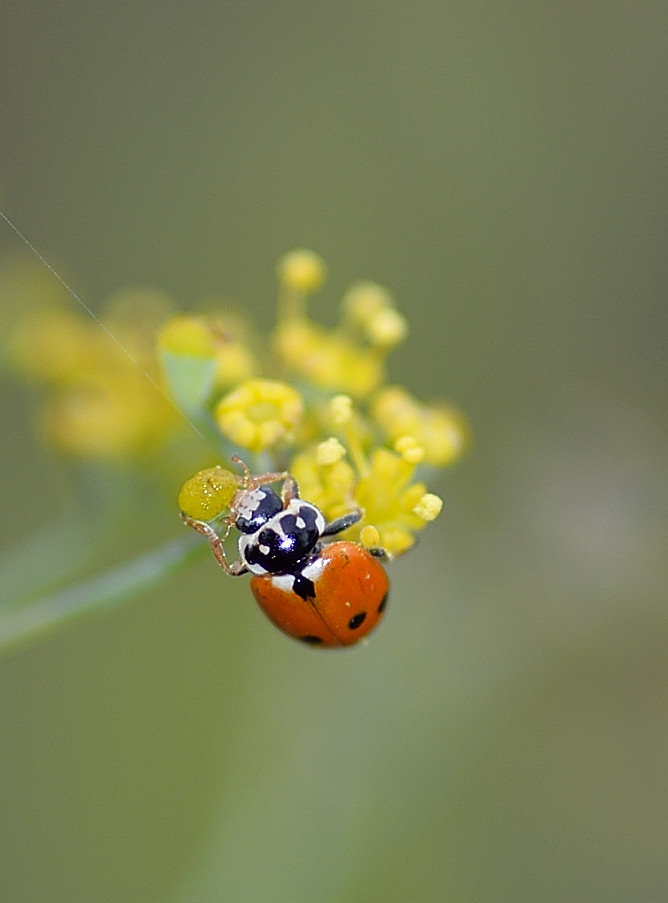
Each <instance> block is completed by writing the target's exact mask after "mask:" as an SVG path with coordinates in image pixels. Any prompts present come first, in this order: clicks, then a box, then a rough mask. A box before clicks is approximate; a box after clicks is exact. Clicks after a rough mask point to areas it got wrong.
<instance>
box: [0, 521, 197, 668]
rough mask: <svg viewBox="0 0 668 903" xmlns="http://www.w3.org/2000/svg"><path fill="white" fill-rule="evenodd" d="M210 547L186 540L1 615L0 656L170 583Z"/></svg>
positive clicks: (173, 542) (13, 608)
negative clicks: (191, 561) (157, 586)
mask: <svg viewBox="0 0 668 903" xmlns="http://www.w3.org/2000/svg"><path fill="white" fill-rule="evenodd" d="M205 548H206V546H205V545H204V544H203V543H200V542H198V541H197V538H196V537H191V536H190V535H188V536H182V537H179V539H176V540H172V541H171V542H168V543H166V544H165V545H164V546H161V547H160V548H158V549H154V550H153V551H151V552H148V553H147V554H146V555H142V556H140V557H139V558H135V559H134V560H132V561H129V562H124V563H123V564H121V565H119V566H117V567H115V568H112V569H111V570H108V571H105V572H104V573H103V574H99V575H97V576H95V577H93V578H91V579H90V580H85V581H84V582H83V583H79V584H76V585H74V586H70V587H68V588H67V589H63V590H59V591H58V592H55V593H53V594H51V595H48V596H43V597H41V598H38V599H34V600H32V601H30V602H26V603H25V604H22V605H20V606H14V607H12V608H10V609H3V610H0V652H5V651H6V650H8V649H10V648H13V647H16V646H19V645H23V644H25V643H28V642H32V641H34V640H37V639H40V638H42V637H44V636H45V635H48V634H51V633H55V632H56V631H57V630H60V629H61V628H63V627H65V626H66V625H67V624H69V622H70V621H73V620H75V619H77V618H83V617H90V616H91V615H96V614H99V613H101V612H103V611H106V610H109V609H111V608H114V607H116V606H119V605H122V604H123V603H124V602H127V601H129V600H130V599H131V598H132V597H133V596H135V595H137V594H138V593H141V592H144V591H145V590H148V589H150V588H151V587H152V586H155V585H157V584H159V583H160V582H162V581H163V580H166V579H167V577H169V576H170V575H171V574H173V573H174V572H175V571H177V570H178V569H179V568H181V567H182V566H183V565H185V564H186V563H187V562H188V561H189V560H190V559H191V558H192V557H193V556H194V555H196V554H198V553H199V552H202V551H203V550H204V549H205Z"/></svg>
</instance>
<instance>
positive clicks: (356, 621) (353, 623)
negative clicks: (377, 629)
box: [348, 611, 366, 630]
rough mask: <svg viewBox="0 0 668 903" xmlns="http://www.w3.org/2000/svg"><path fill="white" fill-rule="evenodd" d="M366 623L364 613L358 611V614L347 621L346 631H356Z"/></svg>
mask: <svg viewBox="0 0 668 903" xmlns="http://www.w3.org/2000/svg"><path fill="white" fill-rule="evenodd" d="M365 621H366V612H365V611H360V612H358V614H356V615H353V616H352V618H351V619H350V620H349V621H348V629H349V630H357V629H358V628H360V627H361V626H362V624H364V622H365Z"/></svg>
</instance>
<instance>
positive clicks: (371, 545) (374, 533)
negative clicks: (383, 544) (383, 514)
mask: <svg viewBox="0 0 668 903" xmlns="http://www.w3.org/2000/svg"><path fill="white" fill-rule="evenodd" d="M360 542H361V543H362V545H363V546H366V547H367V549H377V548H379V547H380V533H379V532H378V529H377V528H376V527H374V526H373V525H372V524H367V525H366V527H362V529H361V530H360Z"/></svg>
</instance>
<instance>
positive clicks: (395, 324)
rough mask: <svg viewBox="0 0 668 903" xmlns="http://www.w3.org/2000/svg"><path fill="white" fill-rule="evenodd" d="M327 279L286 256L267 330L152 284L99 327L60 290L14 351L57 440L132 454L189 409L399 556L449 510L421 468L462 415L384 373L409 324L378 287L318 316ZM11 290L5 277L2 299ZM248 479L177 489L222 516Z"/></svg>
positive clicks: (114, 306)
mask: <svg viewBox="0 0 668 903" xmlns="http://www.w3.org/2000/svg"><path fill="white" fill-rule="evenodd" d="M325 278H326V268H325V264H324V262H323V261H322V259H321V258H320V257H319V256H318V255H317V254H314V253H313V252H311V251H306V250H297V251H292V252H290V253H289V254H286V255H285V256H284V257H283V258H282V259H281V261H280V262H279V265H278V279H279V293H278V319H277V323H276V325H275V328H274V329H273V331H272V332H271V333H270V334H269V335H266V336H258V335H256V334H255V333H253V331H252V330H251V329H250V328H249V327H248V326H247V324H246V322H245V321H244V319H243V318H242V317H240V316H233V315H232V314H230V313H229V312H228V311H225V310H213V311H211V310H209V311H208V312H206V313H197V314H176V315H175V314H173V312H172V307H171V304H170V302H169V301H168V300H167V299H166V298H165V297H164V296H162V295H160V294H158V293H156V292H147V291H136V292H127V293H125V294H123V295H119V296H117V297H115V298H113V299H112V300H111V301H110V302H109V304H108V305H107V307H106V308H105V311H104V313H103V315H102V316H101V317H100V320H101V322H102V325H103V329H100V323H99V322H95V321H94V320H93V319H91V318H84V317H83V316H82V314H81V313H80V312H79V311H78V310H77V309H76V308H73V305H72V299H69V298H68V299H67V300H66V303H62V299H61V300H59V301H58V303H56V302H54V301H53V299H49V302H48V304H46V305H45V306H43V307H41V308H40V307H39V306H38V307H37V308H36V309H35V310H33V312H32V313H30V314H29V315H28V316H26V317H24V318H23V319H21V320H20V322H19V323H18V325H15V327H14V328H13V330H12V332H11V336H10V339H9V342H8V346H7V351H8V358H9V360H10V362H11V364H12V365H13V367H14V368H15V370H17V371H18V372H20V373H21V374H23V375H24V376H25V377H27V378H29V379H30V380H31V381H32V382H34V383H37V384H38V385H40V386H41V387H42V389H43V390H44V391H43V398H42V404H41V408H40V414H39V420H40V423H41V426H42V428H43V431H44V433H45V434H46V436H47V437H48V438H49V439H50V440H51V441H52V442H54V443H55V444H56V445H57V446H58V447H59V448H60V449H62V450H65V451H67V452H70V453H72V454H76V455H80V456H84V457H93V458H97V459H102V458H107V459H109V458H117V459H118V458H121V459H124V460H128V461H129V460H136V459H137V458H138V457H141V456H142V455H145V454H146V452H148V451H151V450H155V449H156V448H158V449H159V448H160V446H161V443H164V442H165V441H166V440H167V439H168V438H170V437H171V436H172V435H173V434H174V433H176V432H177V431H178V430H182V429H183V428H184V427H185V426H186V423H187V421H190V423H191V425H195V427H196V430H197V432H198V433H200V434H201V435H206V436H207V437H209V438H211V439H213V441H214V444H215V447H216V455H217V458H218V460H219V461H223V462H225V461H228V460H229V459H230V457H231V456H232V455H234V454H237V453H238V454H240V455H241V457H243V458H244V459H246V460H248V458H249V455H250V456H251V462H252V465H253V471H254V472H255V473H262V472H265V471H276V470H277V468H281V469H284V470H288V471H289V472H291V473H292V474H293V475H294V476H295V478H296V479H297V481H298V482H299V484H300V488H301V494H302V496H303V497H304V498H306V499H308V500H309V501H311V502H313V503H314V504H316V505H317V506H318V507H320V508H321V509H322V511H323V512H324V514H325V517H326V518H327V519H329V520H331V519H334V518H336V517H339V516H340V515H342V514H344V513H346V512H349V511H351V510H352V509H355V508H360V509H363V511H364V516H363V518H362V520H360V521H359V523H357V524H355V525H354V526H352V527H351V528H350V529H349V531H347V534H346V535H347V536H348V537H350V538H354V539H358V540H359V541H361V542H363V543H364V544H366V545H368V546H382V547H384V548H385V549H387V550H388V552H390V553H391V554H395V555H396V554H400V553H402V552H404V551H406V550H407V549H408V548H410V546H411V545H412V544H413V542H414V537H415V533H416V532H417V531H419V530H420V529H421V528H422V527H424V526H425V525H426V524H427V523H428V522H430V521H431V520H433V519H434V518H435V517H436V516H437V515H438V513H439V512H440V509H441V500H440V499H439V498H438V496H435V495H433V494H432V493H430V492H428V491H427V488H426V486H425V484H424V483H423V482H422V480H421V479H420V478H419V476H418V469H420V470H421V471H424V470H425V469H428V468H438V467H443V466H446V465H449V464H451V463H452V462H453V461H455V460H456V459H457V458H458V457H459V456H460V455H461V453H462V451H463V449H464V447H465V445H466V441H467V430H466V426H465V422H464V420H463V418H462V417H461V415H460V414H458V413H457V412H456V411H454V410H453V409H450V408H448V407H446V406H444V405H434V406H430V405H427V404H424V403H423V402H421V401H419V400H418V399H416V398H414V397H413V396H412V395H411V394H410V393H409V392H408V391H407V390H406V389H404V388H403V387H401V386H396V385H388V384H387V383H386V361H387V357H388V354H389V353H390V351H391V350H392V349H393V348H394V347H395V346H396V345H397V344H399V343H400V342H402V341H403V340H404V339H405V337H406V335H407V332H408V326H407V322H406V320H405V318H404V317H403V315H402V314H401V313H400V312H399V310H398V309H397V307H396V305H395V303H394V300H393V299H392V297H391V295H390V294H389V292H388V291H387V290H386V289H385V288H383V287H382V286H379V285H376V284H375V283H371V282H360V283H358V284H356V285H354V286H352V287H351V288H350V289H349V290H348V291H347V292H346V293H345V295H344V297H343V300H342V305H341V317H340V321H339V323H338V324H337V325H336V326H335V327H334V328H329V329H328V328H325V327H323V326H321V325H319V324H318V323H316V322H314V321H313V320H311V319H310V317H309V314H308V309H307V301H308V299H309V296H310V295H311V294H313V293H314V292H315V291H316V290H318V289H319V288H320V287H321V286H322V284H323V283H324V281H325ZM2 291H3V286H2V279H1V278H0V299H1V296H2ZM105 331H106V332H107V333H110V334H111V336H112V337H113V338H114V339H115V341H111V340H110V337H109V335H108V334H107V335H105ZM156 336H157V349H158V355H157V357H156V349H155V345H156ZM147 376H148V379H147V378H146V377H147ZM158 384H159V385H161V386H164V387H165V392H167V393H168V394H169V395H170V397H171V399H173V402H174V405H171V404H170V403H168V400H167V399H166V397H165V394H164V392H161V391H160V390H159V389H158ZM175 407H177V408H178V409H180V410H181V412H183V413H184V414H185V417H183V418H179V417H177V416H176V414H175V409H174V408H175ZM237 485H238V476H237V475H236V474H232V473H231V471H229V470H227V469H226V468H225V467H220V466H218V467H213V468H207V469H206V470H204V471H199V472H198V473H197V474H195V476H194V477H192V478H191V479H190V480H188V481H187V483H186V484H185V485H184V487H183V489H182V491H181V495H180V497H179V504H180V507H181V510H182V511H184V512H186V513H187V514H188V515H189V516H190V517H191V518H194V519H196V520H205V521H210V520H214V519H215V518H216V517H218V516H220V515H222V514H223V512H224V511H225V509H226V507H227V506H228V505H229V502H230V499H231V496H232V494H233V492H234V487H235V486H237Z"/></svg>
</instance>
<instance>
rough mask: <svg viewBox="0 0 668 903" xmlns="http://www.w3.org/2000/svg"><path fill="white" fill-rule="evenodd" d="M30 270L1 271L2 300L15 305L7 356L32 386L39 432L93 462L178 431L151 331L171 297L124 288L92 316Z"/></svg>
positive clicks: (136, 451) (131, 454)
mask: <svg viewBox="0 0 668 903" xmlns="http://www.w3.org/2000/svg"><path fill="white" fill-rule="evenodd" d="M34 270H35V268H34V266H31V265H26V264H24V263H21V264H20V266H14V267H12V268H11V269H9V268H7V267H4V268H3V271H2V273H0V301H2V302H3V303H5V302H6V304H7V309H13V311H14V322H13V323H12V324H11V326H10V328H9V329H8V338H7V342H6V346H5V349H4V352H5V357H6V361H7V363H8V365H9V366H10V367H11V368H12V369H13V370H14V371H15V372H16V373H17V374H19V375H20V376H22V377H23V378H24V379H26V380H28V381H29V382H31V383H33V384H34V385H36V386H37V387H38V389H39V395H40V404H39V406H38V411H37V417H36V420H37V426H38V429H39V431H40V433H41V434H42V435H43V436H44V437H45V438H46V439H47V440H48V441H49V442H50V443H52V444H53V445H55V446H56V447H57V448H58V449H60V450H61V451H64V452H66V453H68V454H72V455H76V456H80V457H85V458H92V459H97V460H112V459H116V460H133V461H134V460H137V458H138V457H142V456H145V455H146V454H147V453H149V452H150V451H151V450H153V449H156V448H158V447H160V446H161V445H162V444H163V443H164V441H165V439H166V438H167V437H168V436H169V435H170V434H171V433H172V432H173V431H174V430H175V429H176V428H177V427H178V417H177V416H176V414H175V410H174V408H173V407H172V405H171V404H170V403H169V402H168V400H167V398H166V397H164V396H163V395H161V394H160V392H159V391H158V390H157V388H156V386H157V380H159V378H160V376H159V368H158V366H157V362H156V358H155V351H154V342H155V332H156V329H157V328H158V324H159V323H160V322H161V321H163V320H164V318H165V316H167V315H168V313H169V311H170V310H171V303H170V302H169V301H168V300H167V298H165V296H163V295H161V294H159V293H157V292H154V291H149V290H137V291H131V292H125V293H122V294H119V295H116V296H114V297H112V298H111V299H110V300H109V302H108V303H107V305H106V308H105V312H104V314H103V315H102V316H101V318H100V321H99V322H96V321H95V320H93V319H92V318H90V317H85V316H83V315H82V314H81V312H80V311H79V310H77V309H76V308H75V307H73V303H72V299H71V298H69V297H68V296H67V295H64V294H63V293H62V292H61V293H58V292H54V291H53V289H52V286H51V285H50V284H49V280H47V281H46V282H43V281H42V280H41V279H40V278H39V276H38V275H36V274H35V272H34ZM20 277H21V278H20ZM50 281H51V282H53V281H54V280H53V279H52V278H50ZM30 291H33V292H34V294H32V296H31V297H30V298H29V299H26V300H27V303H26V304H25V305H24V304H23V299H24V295H25V293H26V292H30ZM40 300H41V303H40ZM19 307H22V308H23V310H22V315H17V309H18V308H19ZM25 308H27V312H25ZM111 337H113V339H112V338H111ZM147 377H148V378H147ZM152 381H153V384H152Z"/></svg>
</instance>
